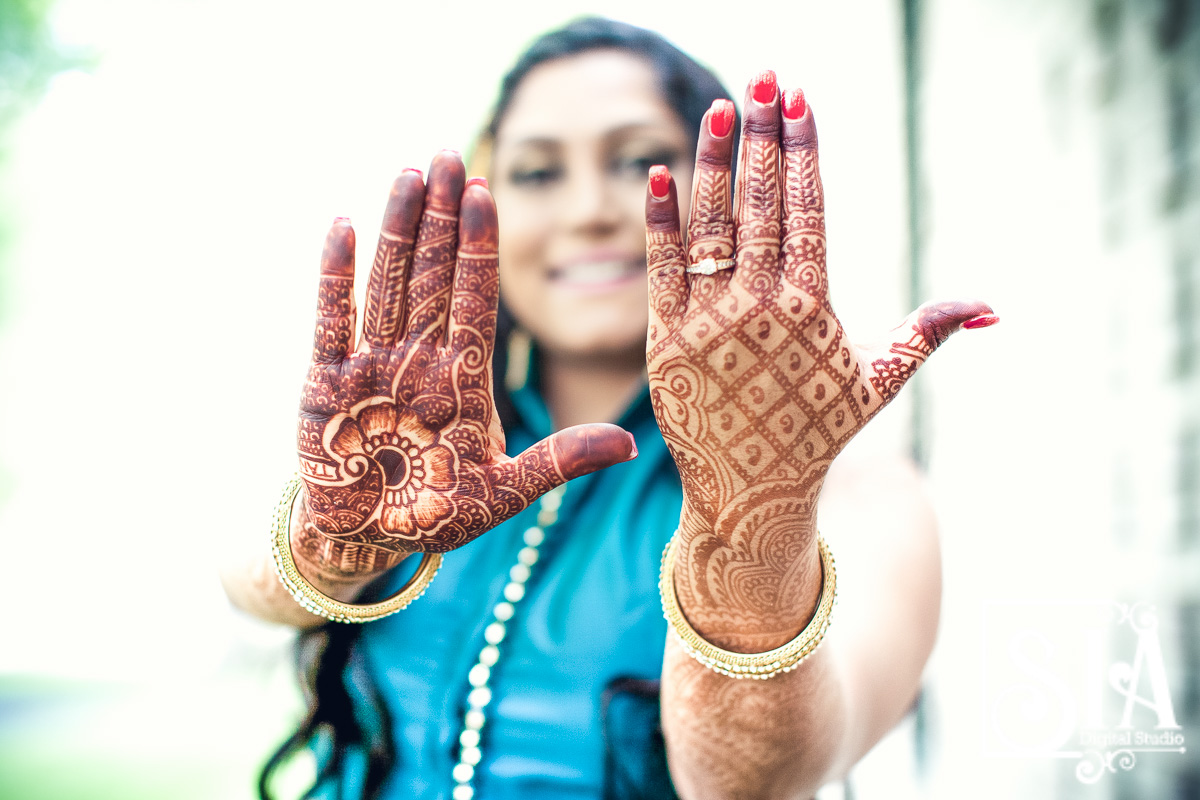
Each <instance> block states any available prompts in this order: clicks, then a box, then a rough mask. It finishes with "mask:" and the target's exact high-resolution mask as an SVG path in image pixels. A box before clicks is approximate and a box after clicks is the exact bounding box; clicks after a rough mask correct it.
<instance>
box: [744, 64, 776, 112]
mask: <svg viewBox="0 0 1200 800" xmlns="http://www.w3.org/2000/svg"><path fill="white" fill-rule="evenodd" d="M753 86H754V88H753V89H752V90H751V92H750V94H751V96H752V97H753V98H754V99H755V101H757V102H759V103H761V104H763V105H764V106H769V105H771V103H773V102H775V98H777V97H779V86H778V84H776V82H775V72H774V71H773V70H769V69H764V70H763V71H762V72H760V73H758V77H756V78H755V79H754V84H753Z"/></svg>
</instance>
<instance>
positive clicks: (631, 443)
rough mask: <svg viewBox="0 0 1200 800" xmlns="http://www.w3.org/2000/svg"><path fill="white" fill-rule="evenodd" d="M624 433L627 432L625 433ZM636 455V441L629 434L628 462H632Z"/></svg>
mask: <svg viewBox="0 0 1200 800" xmlns="http://www.w3.org/2000/svg"><path fill="white" fill-rule="evenodd" d="M626 433H629V432H628V431H626ZM637 454H638V451H637V439H634V438H633V434H632V433H629V460H630V461H633V460H634V459H635V458H637Z"/></svg>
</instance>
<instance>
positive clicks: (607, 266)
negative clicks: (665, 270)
mask: <svg viewBox="0 0 1200 800" xmlns="http://www.w3.org/2000/svg"><path fill="white" fill-rule="evenodd" d="M637 266H638V265H636V264H631V263H630V262H628V261H592V262H588V263H586V264H573V265H571V266H569V267H563V268H562V269H560V270H559V271H558V276H557V277H558V279H559V280H560V281H562V282H563V283H568V284H590V283H609V282H611V281H618V280H621V279H623V278H627V277H629V276H630V275H631V274H633V273H634V272H635V271H636V270H637Z"/></svg>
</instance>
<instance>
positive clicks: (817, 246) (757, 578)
mask: <svg viewBox="0 0 1200 800" xmlns="http://www.w3.org/2000/svg"><path fill="white" fill-rule="evenodd" d="M746 109H747V110H746V115H745V121H744V127H743V136H742V148H741V153H740V156H739V165H738V175H737V181H736V190H735V192H734V197H735V198H736V202H735V203H734V206H733V208H732V209H730V203H729V189H728V187H729V164H730V162H731V160H732V154H731V152H730V150H731V145H730V141H729V140H718V139H714V138H713V137H711V136H710V135H709V133H708V130H709V129H708V126H707V125H705V126H703V128H702V131H703V132H702V133H701V136H700V143H699V146H698V156H697V167H696V169H697V180H696V182H695V186H696V189H695V196H694V198H693V203H692V208H693V211H692V213H691V218H690V220H689V226H688V239H687V240H686V241H685V240H684V238H683V235H682V232H681V231H680V229H679V217H678V209H677V200H676V196H675V192H674V187H673V185H672V188H671V191H670V192H669V193H668V196H667V198H666V199H664V200H656V199H655V198H654V197H653V195H652V194H649V193H648V195H647V243H648V259H649V269H650V289H651V311H652V313H651V329H650V334H649V339H648V346H647V362H648V367H649V379H650V390H651V395H652V398H653V401H654V408H655V414H656V416H657V418H658V422H659V426H660V428H661V429H662V432H663V436H664V437H665V439H666V441H667V445H668V447H669V448H670V450H671V453H672V455H673V456H674V458H675V462H676V464H677V465H678V467H679V472H680V476H681V478H682V480H683V487H684V495H685V504H684V513H683V517H682V520H681V542H680V544H681V546H680V550H679V563H678V564H677V565H676V588H677V593H678V595H679V597H680V600H681V603H682V605H683V608H684V610H685V612H686V613H689V614H693V613H694V614H697V615H699V616H701V617H702V619H698V620H695V619H694V620H692V622H693V624H698V625H700V626H701V627H702V628H703V631H702V632H703V633H704V634H705V635H706V636H708V637H709V640H710V641H712V642H713V643H714V644H716V645H718V646H731V643H734V642H738V643H741V644H743V645H744V644H746V642H747V638H746V637H747V636H756V635H757V636H760V638H761V641H760V642H759V644H762V645H763V646H764V647H765V646H771V647H773V646H776V645H778V644H780V643H782V642H783V641H787V640H788V639H790V638H791V637H792V636H794V635H795V633H796V631H797V630H798V627H797V621H798V620H802V619H803V618H804V614H805V613H807V612H811V609H812V603H813V602H814V601H815V593H813V592H812V589H811V587H812V586H813V585H814V580H809V579H813V578H815V576H816V575H817V573H816V572H815V570H818V569H819V567H818V565H817V563H816V558H815V556H816V550H815V544H814V533H815V528H814V525H815V508H816V500H817V495H818V494H819V492H820V489H821V485H822V482H823V480H824V477H825V473H826V471H827V470H828V468H829V465H830V463H831V462H832V461H833V459H834V457H836V456H837V454H838V453H840V452H841V450H842V449H843V448H844V447H845V446H846V444H847V443H848V442H849V441H850V439H851V438H852V437H853V436H854V435H855V434H856V433H857V432H858V431H859V430H861V429H862V428H863V426H864V425H865V424H866V423H867V422H868V421H869V420H870V419H871V418H872V417H873V416H874V415H875V414H877V413H879V411H880V410H881V409H882V408H883V407H884V405H886V404H887V402H888V401H889V400H891V398H892V397H894V396H895V394H896V392H897V391H899V389H900V387H901V386H903V384H904V382H905V381H907V380H908V378H909V377H910V376H911V375H912V374H913V372H915V371H916V369H917V368H918V367H919V366H920V365H921V364H922V363H923V362H924V361H925V359H926V358H928V356H929V355H930V353H932V352H933V350H934V349H935V348H936V347H937V346H939V345H940V344H941V343H942V342H944V341H945V340H946V338H947V337H949V335H950V334H951V333H953V332H954V331H956V330H957V329H958V327H959V326H960V325H961V324H962V323H963V322H965V321H967V320H970V319H972V318H975V317H978V316H980V315H985V314H990V311H991V310H990V309H989V308H988V307H987V306H986V305H984V304H982V303H942V304H937V305H928V306H923V307H922V308H920V309H918V310H917V311H916V312H914V313H913V315H911V316H910V317H909V319H908V320H906V321H905V323H904V324H902V325H901V326H900V327H899V328H897V329H896V330H895V331H893V335H892V337H890V341H889V343H888V344H886V345H884V346H883V347H879V348H863V347H859V346H856V345H855V344H854V343H852V342H851V341H850V339H849V338H848V337H847V335H846V332H845V330H844V329H843V327H842V324H841V322H840V321H839V320H838V318H837V315H836V314H835V313H834V311H833V308H832V306H831V304H830V301H829V287H828V279H827V275H826V263H825V262H826V252H825V222H824V219H825V209H824V198H823V193H822V188H821V178H820V173H819V170H818V164H817V139H816V128H815V126H814V123H813V119H812V113H811V111H810V110H809V111H805V113H804V115H803V116H802V117H801V118H800V119H799V120H790V119H784V118H782V117H781V115H780V112H779V104H778V102H774V103H769V104H765V105H764V104H762V103H758V102H756V101H754V100H753V99H752V98H751V97H750V96H747V100H746ZM709 113H710V114H711V113H713V112H712V111H710V112H709ZM722 165H723V166H722ZM723 231H728V233H726V234H722V232H723ZM722 235H724V236H725V239H724V241H722V240H721V237H722ZM687 242H691V244H688V243H687ZM685 253H686V254H687V257H688V258H689V259H696V258H698V257H703V256H705V255H711V254H718V253H735V254H736V260H737V264H736V267H735V268H734V269H733V270H732V271H730V272H724V273H718V274H716V275H688V274H685V273H684V267H685V266H686V264H685V262H684V255H685ZM816 583H818V584H819V580H817V581H816ZM801 626H802V623H801Z"/></svg>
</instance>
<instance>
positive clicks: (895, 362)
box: [863, 300, 1000, 402]
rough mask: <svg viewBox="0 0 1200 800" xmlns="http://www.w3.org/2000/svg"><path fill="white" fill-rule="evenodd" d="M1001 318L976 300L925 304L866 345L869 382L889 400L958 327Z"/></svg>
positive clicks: (989, 307) (990, 308)
mask: <svg viewBox="0 0 1200 800" xmlns="http://www.w3.org/2000/svg"><path fill="white" fill-rule="evenodd" d="M999 321H1000V318H999V317H997V316H996V315H995V314H994V313H993V312H992V307H991V306H989V305H988V304H987V303H983V302H980V301H978V300H952V301H950V302H945V303H924V304H923V305H921V307H920V308H918V309H917V310H916V311H914V312H912V313H911V314H909V315H908V316H907V317H905V319H904V321H903V322H901V323H900V324H899V325H897V326H896V327H895V328H893V329H892V331H891V334H890V335H889V336H887V337H886V338H885V341H884V343H883V344H881V345H879V346H878V347H875V348H866V349H864V350H863V354H864V355H865V356H866V357H867V360H869V361H870V365H871V371H872V372H873V374H872V375H871V376H870V378H871V383H872V384H873V385H874V386H875V388H876V390H878V392H879V393H880V394H881V395H883V398H884V401H885V402H886V401H888V400H890V399H891V398H892V397H894V396H895V395H896V393H897V392H899V391H900V387H902V386H903V385H904V384H905V383H906V382H907V381H908V379H909V378H910V377H911V376H912V374H913V373H914V372H916V371H917V368H918V367H920V366H921V365H922V364H924V363H925V359H927V358H929V356H930V355H931V354H932V353H933V351H934V350H936V349H938V348H939V347H940V346H941V345H942V343H943V342H945V341H946V340H947V339H949V338H950V336H951V335H952V334H953V333H955V332H956V331H957V330H959V329H960V328H985V327H987V326H989V325H995V324H996V323H997V322H999Z"/></svg>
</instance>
